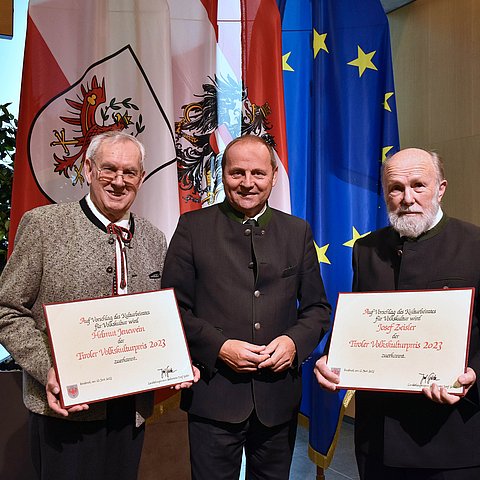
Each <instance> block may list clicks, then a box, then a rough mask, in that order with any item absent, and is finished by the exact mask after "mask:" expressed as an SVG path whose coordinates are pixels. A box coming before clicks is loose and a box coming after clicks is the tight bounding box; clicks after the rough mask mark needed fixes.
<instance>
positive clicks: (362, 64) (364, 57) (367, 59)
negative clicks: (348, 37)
mask: <svg viewBox="0 0 480 480" xmlns="http://www.w3.org/2000/svg"><path fill="white" fill-rule="evenodd" d="M357 48H358V57H357V58H356V59H355V60H352V61H351V62H348V65H353V66H354V67H358V76H359V77H361V76H362V75H363V72H364V71H365V70H366V69H367V68H370V69H371V70H377V67H376V66H375V65H374V64H373V63H372V58H373V56H374V55H375V54H376V53H377V51H376V50H374V51H373V52H370V53H365V52H364V51H363V50H362V49H361V48H360V45H357Z"/></svg>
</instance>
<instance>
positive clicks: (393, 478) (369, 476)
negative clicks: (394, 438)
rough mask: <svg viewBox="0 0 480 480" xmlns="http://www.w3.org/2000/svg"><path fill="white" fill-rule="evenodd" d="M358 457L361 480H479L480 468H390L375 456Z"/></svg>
mask: <svg viewBox="0 0 480 480" xmlns="http://www.w3.org/2000/svg"><path fill="white" fill-rule="evenodd" d="M356 455H357V465H358V472H359V474H360V479H361V480H386V479H388V480H479V479H480V467H469V468H455V469H447V470H439V469H431V468H400V467H388V466H386V465H384V464H383V462H382V461H381V459H377V458H376V457H374V456H367V455H363V454H361V453H359V452H357V453H356Z"/></svg>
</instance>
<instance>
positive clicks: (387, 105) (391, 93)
mask: <svg viewBox="0 0 480 480" xmlns="http://www.w3.org/2000/svg"><path fill="white" fill-rule="evenodd" d="M390 97H393V92H387V93H386V94H385V100H384V101H383V108H384V109H385V110H388V111H389V112H391V111H392V109H391V108H390V105H389V104H388V99H389V98H390Z"/></svg>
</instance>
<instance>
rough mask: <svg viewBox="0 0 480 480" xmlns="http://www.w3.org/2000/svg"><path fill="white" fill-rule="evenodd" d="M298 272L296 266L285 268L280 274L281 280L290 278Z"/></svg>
mask: <svg viewBox="0 0 480 480" xmlns="http://www.w3.org/2000/svg"><path fill="white" fill-rule="evenodd" d="M297 270H298V265H292V266H291V267H287V268H286V269H285V270H284V271H283V272H282V278H285V277H291V276H292V275H295V274H296V273H297Z"/></svg>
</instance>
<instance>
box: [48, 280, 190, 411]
mask: <svg viewBox="0 0 480 480" xmlns="http://www.w3.org/2000/svg"><path fill="white" fill-rule="evenodd" d="M44 309H45V317H46V320H47V327H48V331H49V337H50V343H51V347H52V352H53V356H54V364H55V369H56V372H57V378H58V380H59V383H60V387H61V392H60V395H61V401H62V406H63V407H64V408H65V407H70V406H73V405H77V404H82V403H91V402H96V401H100V400H105V399H108V398H114V397H118V396H122V395H128V394H133V393H138V392H142V391H147V390H153V389H157V388H161V387H168V386H171V385H175V384H178V383H182V382H188V381H191V380H192V379H193V370H192V365H191V361H190V355H189V352H188V348H187V344H186V340H185V334H184V332H183V327H182V324H181V320H180V316H179V313H178V308H177V304H176V301H175V295H174V292H173V289H167V290H161V291H154V292H146V293H138V294H133V295H120V296H115V297H104V298H98V299H92V300H81V301H76V302H70V303H56V304H48V305H44Z"/></svg>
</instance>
